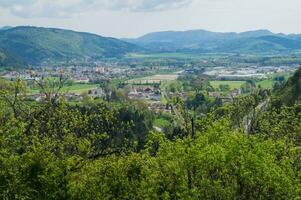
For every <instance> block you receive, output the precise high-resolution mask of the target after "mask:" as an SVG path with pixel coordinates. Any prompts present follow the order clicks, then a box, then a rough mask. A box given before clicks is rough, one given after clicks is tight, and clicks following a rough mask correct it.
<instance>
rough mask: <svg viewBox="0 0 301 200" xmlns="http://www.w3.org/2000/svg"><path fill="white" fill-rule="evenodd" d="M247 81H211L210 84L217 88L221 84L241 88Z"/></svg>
mask: <svg viewBox="0 0 301 200" xmlns="http://www.w3.org/2000/svg"><path fill="white" fill-rule="evenodd" d="M244 83H245V81H210V85H212V87H214V88H215V89H218V88H219V86H220V85H229V86H230V88H231V90H233V89H239V88H240V87H241V86H242V85H243V84H244Z"/></svg>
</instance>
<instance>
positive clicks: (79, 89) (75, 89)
mask: <svg viewBox="0 0 301 200" xmlns="http://www.w3.org/2000/svg"><path fill="white" fill-rule="evenodd" d="M97 86H98V84H80V83H76V84H74V85H71V86H65V87H64V88H63V89H62V90H61V92H62V93H65V92H71V93H76V94H82V93H84V92H87V91H89V90H91V89H95V88H97ZM30 93H31V94H37V93H39V90H38V89H34V90H30Z"/></svg>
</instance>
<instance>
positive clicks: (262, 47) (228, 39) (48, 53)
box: [0, 26, 301, 66]
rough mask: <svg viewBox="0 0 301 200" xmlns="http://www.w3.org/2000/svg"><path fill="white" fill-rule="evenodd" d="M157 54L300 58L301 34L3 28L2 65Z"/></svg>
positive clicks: (0, 57)
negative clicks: (119, 34)
mask: <svg viewBox="0 0 301 200" xmlns="http://www.w3.org/2000/svg"><path fill="white" fill-rule="evenodd" d="M153 52H197V53H258V54H265V53H269V54H272V53H294V52H301V34H300V35H298V34H288V35H286V34H281V33H279V34H275V33H272V32H271V31H269V30H256V31H248V32H243V33H235V32H229V33H219V32H210V31H206V30H191V31H165V32H155V33H149V34H146V35H144V36H142V37H139V38H131V39H116V38H111V37H103V36H99V35H96V34H91V33H84V32H76V31H72V30H64V29H57V28H43V27H32V26H19V27H10V26H7V27H3V28H0V66H7V65H10V66H15V65H38V64H41V63H42V62H45V61H54V62H59V61H69V60H98V59H102V58H112V57H115V58H122V57H123V56H124V55H126V54H128V53H153Z"/></svg>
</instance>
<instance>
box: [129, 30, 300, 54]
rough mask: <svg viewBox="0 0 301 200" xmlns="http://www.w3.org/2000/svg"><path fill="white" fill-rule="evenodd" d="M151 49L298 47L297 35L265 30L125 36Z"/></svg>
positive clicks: (268, 50) (236, 50)
mask: <svg viewBox="0 0 301 200" xmlns="http://www.w3.org/2000/svg"><path fill="white" fill-rule="evenodd" d="M125 41H127V42H131V43H133V44H137V45H140V46H142V47H145V48H148V49H149V50H150V51H155V52H165V51H168V52H202V53H204V52H211V53H217V52H219V53H260V54H264V53H285V52H290V51H292V50H300V49H301V42H300V39H299V35H285V34H275V33H272V32H271V31H268V30H256V31H248V32H242V33H234V32H229V33H221V32H211V31H206V30H190V31H166V32H155V33H149V34H146V35H144V36H142V37H139V38H136V39H125Z"/></svg>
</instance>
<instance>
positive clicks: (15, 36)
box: [0, 27, 138, 64]
mask: <svg viewBox="0 0 301 200" xmlns="http://www.w3.org/2000/svg"><path fill="white" fill-rule="evenodd" d="M0 48H2V49H4V50H5V51H6V52H8V55H12V56H14V57H16V58H20V59H21V60H22V61H23V63H27V64H38V63H40V62H43V61H47V60H48V59H50V60H53V61H66V60H71V59H79V58H80V59H85V58H96V57H97V58H101V57H118V56H122V55H124V54H125V53H128V52H132V51H134V50H137V49H138V48H137V47H136V46H135V45H132V44H129V43H126V42H123V41H120V40H117V39H113V38H105V37H101V36H97V35H94V34H88V33H79V32H74V31H69V30H62V29H50V28H38V27H16V28H11V29H8V30H6V31H1V32H0Z"/></svg>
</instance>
